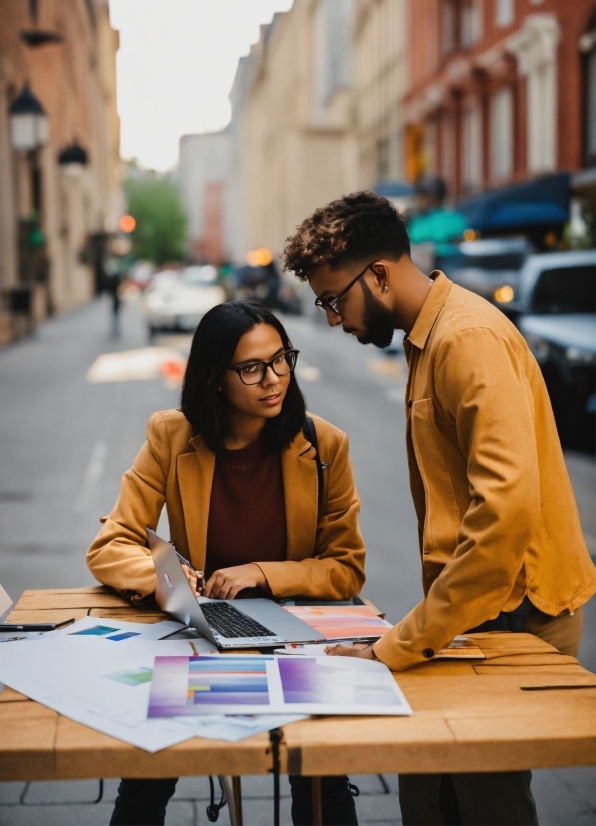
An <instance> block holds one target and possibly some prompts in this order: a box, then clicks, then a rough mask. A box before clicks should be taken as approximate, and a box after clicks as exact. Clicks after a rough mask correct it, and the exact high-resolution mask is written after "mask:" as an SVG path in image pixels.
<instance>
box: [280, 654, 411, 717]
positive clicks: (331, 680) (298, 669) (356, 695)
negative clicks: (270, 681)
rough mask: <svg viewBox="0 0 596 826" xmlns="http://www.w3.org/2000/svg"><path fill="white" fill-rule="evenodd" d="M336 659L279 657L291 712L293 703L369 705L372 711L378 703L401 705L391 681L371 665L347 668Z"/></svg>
mask: <svg viewBox="0 0 596 826" xmlns="http://www.w3.org/2000/svg"><path fill="white" fill-rule="evenodd" d="M340 659H341V658H340ZM333 660H334V658H331V657H329V658H328V659H327V658H326V659H323V658H320V659H319V660H318V661H317V660H316V659H315V658H314V657H279V658H278V660H277V665H278V668H279V676H280V677H281V684H282V689H283V697H284V703H286V704H288V706H287V710H288V711H289V712H291V705H292V704H294V703H318V704H321V703H324V704H326V705H329V704H333V705H336V706H339V705H346V704H347V705H351V706H363V707H368V708H370V709H371V711H372V709H373V708H374V707H375V706H395V707H396V708H397V707H399V706H401V705H402V701H401V699H400V698H399V697H398V695H397V694H396V693H395V690H394V687H393V686H392V685H391V683H387V682H385V681H384V680H382V679H379V674H377V673H375V671H374V670H371V668H370V666H366V667H363V668H362V670H350V671H347V670H345V668H343V667H342V664H341V662H340V663H338V664H334V662H333ZM353 667H354V666H353V665H352V668H353ZM381 671H383V669H381ZM382 676H385V675H384V674H383V675H382Z"/></svg>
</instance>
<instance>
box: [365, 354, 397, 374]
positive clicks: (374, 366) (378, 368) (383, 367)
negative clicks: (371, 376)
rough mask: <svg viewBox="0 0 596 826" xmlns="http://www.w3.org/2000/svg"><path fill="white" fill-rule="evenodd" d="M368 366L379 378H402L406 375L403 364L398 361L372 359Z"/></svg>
mask: <svg viewBox="0 0 596 826" xmlns="http://www.w3.org/2000/svg"><path fill="white" fill-rule="evenodd" d="M366 366H367V367H368V369H369V370H370V371H371V373H376V374H377V375H379V376H397V377H398V378H401V377H402V376H404V375H405V370H404V366H403V364H402V363H401V361H397V360H396V359H390V358H384V359H370V361H368V362H367V363H366Z"/></svg>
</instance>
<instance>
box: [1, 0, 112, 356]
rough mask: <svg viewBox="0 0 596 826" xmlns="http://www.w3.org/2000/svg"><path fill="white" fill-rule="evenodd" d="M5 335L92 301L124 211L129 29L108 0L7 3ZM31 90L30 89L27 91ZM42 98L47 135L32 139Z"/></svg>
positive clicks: (3, 91) (3, 10) (3, 129)
mask: <svg viewBox="0 0 596 826" xmlns="http://www.w3.org/2000/svg"><path fill="white" fill-rule="evenodd" d="M0 16H1V25H0V300H1V302H2V303H1V304H0V342H6V341H9V340H11V339H13V338H15V337H18V335H19V334H20V333H22V332H26V330H27V329H28V327H29V326H30V323H31V319H32V318H33V319H35V318H37V319H39V318H40V317H43V315H44V314H45V313H47V312H48V311H61V310H65V309H68V308H71V307H74V306H76V305H77V304H80V303H82V302H84V301H86V300H88V299H89V298H90V297H91V296H92V295H93V294H94V292H95V291H96V288H97V286H98V283H97V282H98V279H99V276H100V271H101V259H102V256H103V250H104V248H105V245H106V240H107V238H108V237H109V234H110V233H113V232H115V231H116V226H117V219H118V217H119V215H120V214H121V195H120V156H119V120H118V116H117V112H116V65H115V56H116V52H117V49H118V34H117V32H116V31H114V29H112V27H111V25H110V20H109V9H108V2H107V0H5V2H3V3H2V8H1V9H0ZM23 93H24V96H23ZM24 100H28V101H29V102H31V100H33V101H34V103H35V105H36V106H37V107H38V108H39V110H40V111H41V112H43V114H44V115H45V124H46V125H45V127H44V132H45V134H44V135H40V136H39V140H38V141H37V143H35V142H33V143H29V144H27V142H26V141H25V143H23V140H22V138H23V136H22V135H21V138H19V134H18V128H17V127H16V126H15V113H18V111H19V107H20V108H21V109H22V108H23V101H24Z"/></svg>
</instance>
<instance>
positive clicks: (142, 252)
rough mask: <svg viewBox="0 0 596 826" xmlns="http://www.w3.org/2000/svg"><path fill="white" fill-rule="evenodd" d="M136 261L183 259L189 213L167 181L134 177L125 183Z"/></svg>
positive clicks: (160, 262) (178, 194) (175, 190)
mask: <svg viewBox="0 0 596 826" xmlns="http://www.w3.org/2000/svg"><path fill="white" fill-rule="evenodd" d="M125 190H126V193H127V196H128V211H129V213H130V214H131V215H132V216H133V218H134V219H135V221H136V222H137V225H136V228H135V230H134V232H133V233H132V242H133V253H134V255H135V257H136V258H143V259H146V260H147V261H153V262H154V263H155V264H163V263H165V262H166V261H179V260H181V259H182V258H184V249H185V235H186V213H185V211H184V207H183V206H182V201H181V199H180V192H179V191H178V188H177V187H176V186H175V184H173V183H172V182H171V181H168V180H167V179H165V178H149V177H139V178H137V177H135V178H129V179H128V181H126V183H125Z"/></svg>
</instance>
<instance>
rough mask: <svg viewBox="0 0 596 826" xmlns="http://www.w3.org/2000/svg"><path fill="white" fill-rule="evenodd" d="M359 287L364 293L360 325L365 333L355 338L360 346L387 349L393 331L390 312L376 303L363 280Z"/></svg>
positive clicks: (379, 303)
mask: <svg viewBox="0 0 596 826" xmlns="http://www.w3.org/2000/svg"><path fill="white" fill-rule="evenodd" d="M360 285H361V287H362V292H363V293H364V316H363V319H362V323H363V325H364V329H365V330H366V332H365V334H364V335H363V336H356V338H357V339H358V341H359V342H360V344H374V345H375V347H379V348H380V349H383V348H384V347H389V345H390V344H391V342H392V340H393V333H394V330H395V322H394V321H393V315H392V313H391V310H388V309H387V307H385V305H384V304H381V302H380V301H377V299H376V298H375V297H374V295H373V294H372V292H371V290H370V289H369V287H368V284H367V283H366V282H365V281H364V279H361V280H360Z"/></svg>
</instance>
